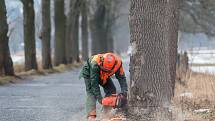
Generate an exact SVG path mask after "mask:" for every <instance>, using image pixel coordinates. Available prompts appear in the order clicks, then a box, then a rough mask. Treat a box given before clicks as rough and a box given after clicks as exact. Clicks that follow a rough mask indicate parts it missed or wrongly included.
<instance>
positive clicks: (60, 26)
mask: <svg viewBox="0 0 215 121" xmlns="http://www.w3.org/2000/svg"><path fill="white" fill-rule="evenodd" d="M54 7H55V16H54V21H55V54H54V64H55V65H56V66H58V65H59V64H66V49H65V47H66V43H65V41H66V40H65V39H66V38H65V35H66V34H65V27H66V26H65V22H66V21H65V19H66V17H65V14H64V0H55V1H54Z"/></svg>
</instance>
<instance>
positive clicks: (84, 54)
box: [81, 0, 89, 61]
mask: <svg viewBox="0 0 215 121" xmlns="http://www.w3.org/2000/svg"><path fill="white" fill-rule="evenodd" d="M88 13H89V12H88V6H87V0H82V2H81V17H82V20H81V32H82V59H83V60H85V61H86V60H87V59H88V56H89V48H88V37H89V35H88Z"/></svg>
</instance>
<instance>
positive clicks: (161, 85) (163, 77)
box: [129, 0, 178, 121]
mask: <svg viewBox="0 0 215 121" xmlns="http://www.w3.org/2000/svg"><path fill="white" fill-rule="evenodd" d="M173 6H174V7H173ZM129 21H130V22H129V23H130V32H131V45H132V49H133V50H132V56H131V63H130V75H131V77H130V80H131V82H130V88H129V113H130V114H131V115H132V116H134V117H135V118H141V119H142V120H143V121H170V120H172V117H171V112H169V108H170V105H171V98H172V95H173V92H174V88H173V86H174V83H175V79H174V78H175V65H176V60H175V58H176V57H177V54H176V53H177V38H178V34H177V33H178V1H177V0H171V1H169V0H132V1H131V7H130V17H129ZM172 51H173V52H172ZM171 59H173V60H171ZM135 118H134V119H135Z"/></svg>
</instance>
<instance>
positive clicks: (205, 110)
mask: <svg viewBox="0 0 215 121" xmlns="http://www.w3.org/2000/svg"><path fill="white" fill-rule="evenodd" d="M194 112H195V113H208V112H210V109H198V110H194Z"/></svg>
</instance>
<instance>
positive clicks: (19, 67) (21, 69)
mask: <svg viewBox="0 0 215 121" xmlns="http://www.w3.org/2000/svg"><path fill="white" fill-rule="evenodd" d="M82 64H83V63H82V62H81V63H74V64H68V65H65V64H61V65H59V66H55V67H53V68H52V69H46V70H44V69H42V66H40V65H41V63H38V65H39V66H38V70H30V71H25V66H24V64H15V65H14V71H15V73H16V76H15V77H11V76H4V77H0V85H4V84H8V83H15V82H17V81H18V79H21V78H22V77H27V76H32V75H48V74H52V73H61V72H65V71H67V70H71V69H73V68H77V67H80V66H81V65H82Z"/></svg>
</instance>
